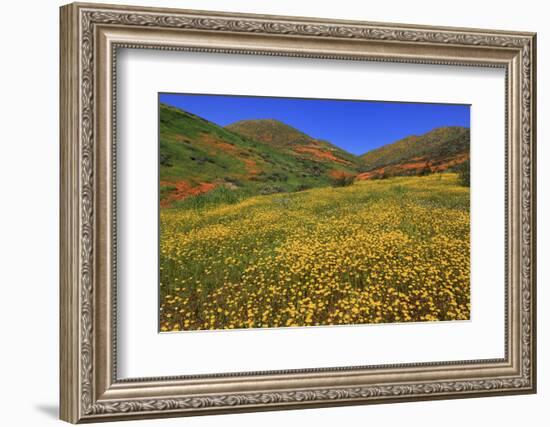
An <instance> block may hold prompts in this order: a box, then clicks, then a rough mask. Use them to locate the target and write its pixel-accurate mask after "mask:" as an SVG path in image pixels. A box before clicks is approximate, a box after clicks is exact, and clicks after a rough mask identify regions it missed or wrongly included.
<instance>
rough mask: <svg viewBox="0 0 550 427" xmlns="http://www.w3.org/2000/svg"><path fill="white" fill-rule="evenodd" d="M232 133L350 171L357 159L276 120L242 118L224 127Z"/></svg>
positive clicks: (356, 164)
mask: <svg viewBox="0 0 550 427" xmlns="http://www.w3.org/2000/svg"><path fill="white" fill-rule="evenodd" d="M226 129H229V130H231V131H233V132H235V133H238V134H240V135H243V136H247V137H249V138H251V139H253V140H255V141H261V142H264V143H268V144H270V145H274V146H277V147H281V148H283V149H288V150H290V151H291V152H294V153H299V154H302V155H304V156H305V157H308V158H310V159H312V160H314V161H321V162H322V161H326V160H328V161H332V162H335V163H339V164H341V165H344V166H347V167H348V168H349V169H351V170H354V169H356V168H357V167H358V166H359V159H357V157H356V156H354V155H353V154H350V153H348V152H347V151H344V150H342V149H341V148H338V147H336V146H335V145H333V144H331V143H330V142H327V141H323V140H320V139H315V138H312V137H310V136H309V135H306V134H305V133H303V132H301V131H299V130H298V129H296V128H293V127H292V126H289V125H287V124H285V123H282V122H280V121H278V120H273V119H264V120H242V121H239V122H236V123H233V124H231V125H229V126H226Z"/></svg>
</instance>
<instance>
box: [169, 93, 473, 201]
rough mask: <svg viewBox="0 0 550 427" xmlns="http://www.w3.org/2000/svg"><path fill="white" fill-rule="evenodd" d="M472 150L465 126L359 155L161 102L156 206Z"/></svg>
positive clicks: (269, 125) (409, 170) (437, 164)
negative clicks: (219, 122)
mask: <svg viewBox="0 0 550 427" xmlns="http://www.w3.org/2000/svg"><path fill="white" fill-rule="evenodd" d="M469 155H470V131H469V129H468V128H463V127H444V128H438V129H434V130H432V131H431V132H428V133H426V134H424V135H421V136H409V137H407V138H404V139H402V140H399V141H397V142H394V143H392V144H388V145H385V146H383V147H380V148H377V149H375V150H372V151H369V152H368V153H366V154H363V155H361V156H355V155H353V154H350V153H348V152H346V151H344V150H342V149H341V148H338V147H336V146H335V145H333V144H331V143H330V142H327V141H323V140H318V139H315V138H312V137H310V136H309V135H306V134H305V133H303V132H301V131H299V130H297V129H295V128H293V127H291V126H288V125H286V124H284V123H282V122H280V121H277V120H244V121H239V122H236V123H233V124H231V125H229V126H226V127H221V126H218V125H216V124H215V123H212V122H210V121H208V120H205V119H203V118H201V117H199V116H196V115H194V114H191V113H188V112H186V111H183V110H180V109H177V108H175V107H171V106H168V105H165V104H161V105H160V159H159V161H160V199H161V206H163V207H169V206H177V205H178V204H181V203H183V202H184V201H185V199H188V198H189V196H197V195H201V194H205V193H213V194H211V197H214V196H219V197H225V198H227V197H229V198H232V197H233V198H234V197H237V196H239V197H244V196H249V195H256V194H273V193H281V192H289V191H301V190H305V189H308V188H313V187H322V186H327V185H341V184H342V185H346V183H348V182H353V180H354V179H357V180H363V179H381V178H386V177H390V176H399V175H425V174H429V173H433V172H439V171H444V170H447V169H452V168H454V167H456V166H457V165H459V164H461V163H464V162H465V161H466V160H468V159H469Z"/></svg>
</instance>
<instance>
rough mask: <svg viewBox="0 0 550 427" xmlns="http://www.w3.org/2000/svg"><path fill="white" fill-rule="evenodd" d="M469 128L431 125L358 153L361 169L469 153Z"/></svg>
mask: <svg viewBox="0 0 550 427" xmlns="http://www.w3.org/2000/svg"><path fill="white" fill-rule="evenodd" d="M469 152H470V130H469V129H468V128H463V127H458V126H452V127H444V128H438V129H434V130H432V131H430V132H428V133H426V134H424V135H421V136H409V137H407V138H404V139H401V140H399V141H397V142H394V143H393V144H388V145H385V146H383V147H380V148H378V149H375V150H372V151H369V152H368V153H366V154H363V155H362V156H361V160H362V161H363V165H364V170H366V171H369V170H373V169H376V168H380V167H384V166H388V165H396V164H400V163H405V162H411V161H415V160H418V159H424V160H427V161H430V162H431V163H432V164H437V163H438V162H440V161H445V160H446V159H450V158H453V157H456V156H458V155H461V154H466V155H468V156H469Z"/></svg>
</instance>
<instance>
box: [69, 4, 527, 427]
mask: <svg viewBox="0 0 550 427" xmlns="http://www.w3.org/2000/svg"><path fill="white" fill-rule="evenodd" d="M535 42H536V37H535V34H533V33H523V32H522V33H519V32H509V31H488V30H477V29H462V28H461V29H459V28H438V27H425V26H411V25H401V24H381V23H369V22H353V21H329V20H321V19H310V18H295V17H281V16H263V15H243V14H230V13H217V12H199V11H189V10H174V9H157V8H140V7H127V6H112V5H99V4H71V5H67V6H63V7H62V8H61V49H60V50H61V85H60V92H61V94H60V104H61V107H60V108H61V113H60V116H61V117H60V135H61V177H60V178H61V205H60V209H61V219H60V228H61V238H60V246H61V247H60V255H61V266H60V267H61V279H60V307H61V309H60V317H61V319H60V325H61V330H60V337H61V339H60V341H61V344H60V346H61V351H60V383H61V396H60V401H61V405H60V406H61V411H60V413H61V419H63V420H66V421H69V422H72V423H78V422H93V421H108V420H117V419H129V418H154V417H167V416H183V415H200V414H214V413H227V412H239V411H241V412H242V411H257V410H275V409H292V408H306V407H319V406H331V405H353V404H368V403H383V402H398V401H410V400H428V399H442V398H460V397H475V396H486V395H496V394H520V393H534V392H535V390H536V339H535V326H536V319H535V277H536V275H535V267H536V266H535V247H536V242H535V236H536V223H535V219H536V218H535V212H536V206H535V196H536V187H535V176H536V174H535V122H536V120H535V81H536V78H535V51H536V45H535ZM120 47H124V48H136V49H139V48H151V49H169V50H192V51H202V52H222V53H228V54H231V53H241V54H243V53H244V54H251V55H283V56H297V57H315V58H332V59H334V58H338V59H348V60H371V61H372V60H376V61H394V62H406V63H433V64H446V65H472V66H490V67H502V68H504V69H505V70H506V75H507V80H506V90H505V93H504V94H503V96H505V97H506V104H507V117H506V139H507V140H506V176H505V177H503V178H504V179H505V180H506V188H507V190H506V201H507V203H506V212H505V215H506V230H505V233H506V242H507V244H506V246H507V247H506V259H507V263H506V264H507V266H506V278H507V280H506V284H505V286H506V307H505V311H506V325H505V327H506V334H505V335H506V340H505V341H506V342H505V343H504V346H505V357H504V358H503V359H497V360H472V361H457V362H443V363H437V362H434V363H425V364H407V365H398V366H397V365H393V366H392V365H384V366H366V367H365V366H364V367H338V368H333V369H311V370H295V371H284V372H281V371H277V372H252V373H242V374H235V375H231V374H219V375H209V376H194V377H176V378H142V379H132V380H119V379H117V374H116V358H115V356H116V335H115V333H114V332H115V330H116V322H115V320H116V286H115V284H116V274H115V273H116V258H115V256H114V254H115V249H116V232H115V220H116V216H115V214H116V206H115V200H116V199H115V196H116V188H115V186H114V175H115V166H116V159H115V155H114V150H113V148H114V143H115V135H116V133H115V129H116V128H115V126H116V115H115V111H116V110H115V102H116V93H115V88H116V73H115V64H116V55H117V48H120Z"/></svg>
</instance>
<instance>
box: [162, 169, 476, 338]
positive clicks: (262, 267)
mask: <svg viewBox="0 0 550 427" xmlns="http://www.w3.org/2000/svg"><path fill="white" fill-rule="evenodd" d="M469 209H470V206H469V188H468V187H464V186H461V185H459V183H458V177H457V175H456V174H455V173H439V174H432V175H428V176H413V177H394V178H388V179H377V180H365V181H357V182H355V183H353V185H350V186H347V187H340V188H333V187H323V188H313V189H309V190H305V191H298V192H293V193H279V194H270V195H257V196H253V197H249V198H245V199H243V200H237V201H235V200H230V201H229V202H227V203H225V202H224V201H223V198H222V199H221V200H220V199H216V200H214V201H211V202H209V201H208V200H207V199H206V200H205V201H204V203H202V204H195V205H191V204H189V205H188V206H187V205H186V206H183V207H181V206H180V207H174V208H168V209H162V210H161V213H160V227H161V231H160V232H161V236H160V282H161V283H160V328H161V331H165V332H166V331H179V330H206V329H241V328H263V327H288V326H319V325H344V324H345V325H349V324H365V323H389V322H417V321H444V320H467V319H469V316H470V214H469V212H470V210H469Z"/></svg>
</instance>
